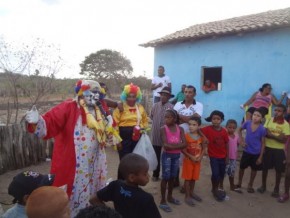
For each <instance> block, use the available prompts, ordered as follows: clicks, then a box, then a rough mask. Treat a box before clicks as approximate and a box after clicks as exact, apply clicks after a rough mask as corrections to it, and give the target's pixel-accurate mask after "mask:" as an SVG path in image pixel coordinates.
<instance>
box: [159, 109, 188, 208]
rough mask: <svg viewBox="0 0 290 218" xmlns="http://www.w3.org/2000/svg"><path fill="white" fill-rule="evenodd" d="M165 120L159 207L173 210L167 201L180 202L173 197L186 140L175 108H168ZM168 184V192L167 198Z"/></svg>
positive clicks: (162, 129) (162, 130) (162, 132)
mask: <svg viewBox="0 0 290 218" xmlns="http://www.w3.org/2000/svg"><path fill="white" fill-rule="evenodd" d="M164 120H165V125H164V126H162V127H161V129H160V131H161V140H162V146H163V152H162V155H161V163H162V180H161V201H160V205H159V207H160V208H161V209H162V210H164V211H165V212H171V211H172V209H171V207H170V206H169V205H168V204H167V202H169V203H171V204H175V205H179V204H180V201H179V200H177V199H175V198H173V197H172V191H173V183H174V178H175V177H177V176H178V169H179V159H180V153H181V150H182V149H183V148H185V147H186V141H185V136H184V130H183V129H182V128H181V127H180V126H179V125H178V124H177V123H178V114H177V112H176V111H175V110H173V109H168V110H166V112H165V116H164ZM167 186H168V193H167V198H166V197H165V195H166V189H167ZM166 200H167V201H166Z"/></svg>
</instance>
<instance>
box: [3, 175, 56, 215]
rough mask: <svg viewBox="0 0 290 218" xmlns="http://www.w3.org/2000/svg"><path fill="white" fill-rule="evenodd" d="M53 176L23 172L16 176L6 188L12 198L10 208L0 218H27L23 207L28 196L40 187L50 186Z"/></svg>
mask: <svg viewBox="0 0 290 218" xmlns="http://www.w3.org/2000/svg"><path fill="white" fill-rule="evenodd" d="M53 180H54V175H52V174H48V175H42V174H40V173H38V172H33V171H24V172H21V173H19V174H17V175H16V176H15V177H14V178H13V180H12V182H11V183H10V185H9V187H8V194H9V195H11V196H13V197H14V199H13V203H14V204H15V205H14V206H13V207H12V208H10V209H9V210H7V211H6V213H4V214H3V216H2V218H27V215H26V212H25V205H26V202H27V200H28V197H29V195H30V194H31V193H32V191H33V190H35V189H37V188H38V187H40V186H45V185H46V186H48V185H52V183H53Z"/></svg>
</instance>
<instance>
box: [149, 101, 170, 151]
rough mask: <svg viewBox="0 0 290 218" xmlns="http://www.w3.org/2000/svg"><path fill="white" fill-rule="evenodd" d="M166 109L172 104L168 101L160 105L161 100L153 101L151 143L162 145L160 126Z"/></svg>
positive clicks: (162, 123)
mask: <svg viewBox="0 0 290 218" xmlns="http://www.w3.org/2000/svg"><path fill="white" fill-rule="evenodd" d="M167 109H173V105H172V104H171V103H169V102H167V103H165V104H164V105H162V103H161V101H159V102H157V103H155V104H154V105H153V107H152V110H151V114H150V117H151V120H152V128H151V141H152V145H157V146H162V142H161V135H160V128H161V127H162V126H163V125H164V115H165V111H166V110H167Z"/></svg>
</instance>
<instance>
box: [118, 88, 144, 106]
mask: <svg viewBox="0 0 290 218" xmlns="http://www.w3.org/2000/svg"><path fill="white" fill-rule="evenodd" d="M131 93H133V94H135V95H136V102H138V103H140V102H141V100H142V93H141V90H140V88H139V87H138V86H136V85H134V84H133V83H131V84H130V85H125V86H124V90H123V92H122V94H121V96H120V99H121V101H123V102H125V101H126V99H127V97H128V95H129V94H131Z"/></svg>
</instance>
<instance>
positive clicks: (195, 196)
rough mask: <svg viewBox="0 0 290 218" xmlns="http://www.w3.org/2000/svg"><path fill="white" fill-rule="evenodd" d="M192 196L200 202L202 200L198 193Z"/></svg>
mask: <svg viewBox="0 0 290 218" xmlns="http://www.w3.org/2000/svg"><path fill="white" fill-rule="evenodd" d="M190 196H191V197H192V198H193V199H194V200H196V201H198V202H202V199H201V197H199V196H198V195H197V194H195V193H192V194H191V195H190Z"/></svg>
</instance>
